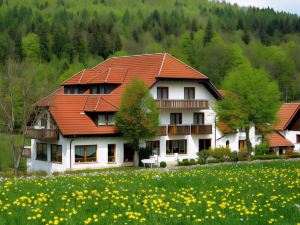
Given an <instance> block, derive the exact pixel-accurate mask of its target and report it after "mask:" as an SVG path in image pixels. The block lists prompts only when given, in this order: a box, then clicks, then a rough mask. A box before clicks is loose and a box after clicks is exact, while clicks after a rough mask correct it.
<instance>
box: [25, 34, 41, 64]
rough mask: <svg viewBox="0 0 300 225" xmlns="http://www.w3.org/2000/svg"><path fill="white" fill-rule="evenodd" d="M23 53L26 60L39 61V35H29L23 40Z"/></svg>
mask: <svg viewBox="0 0 300 225" xmlns="http://www.w3.org/2000/svg"><path fill="white" fill-rule="evenodd" d="M22 51H23V54H24V55H25V57H26V58H28V59H33V60H38V59H39V58H40V38H39V36H38V35H37V34H34V33H29V34H27V35H26V36H25V37H23V38H22Z"/></svg>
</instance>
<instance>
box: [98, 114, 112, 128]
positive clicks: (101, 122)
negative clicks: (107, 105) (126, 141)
mask: <svg viewBox="0 0 300 225" xmlns="http://www.w3.org/2000/svg"><path fill="white" fill-rule="evenodd" d="M113 117H114V114H113V113H101V114H99V115H98V126H111V125H114V124H115V123H114V121H113Z"/></svg>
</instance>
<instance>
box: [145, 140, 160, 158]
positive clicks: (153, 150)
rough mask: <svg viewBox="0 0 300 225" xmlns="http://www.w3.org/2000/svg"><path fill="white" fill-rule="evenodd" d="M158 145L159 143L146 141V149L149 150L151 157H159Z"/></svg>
mask: <svg viewBox="0 0 300 225" xmlns="http://www.w3.org/2000/svg"><path fill="white" fill-rule="evenodd" d="M159 145H160V143H159V141H147V142H146V148H147V149H149V150H151V154H152V155H159V154H160V146H159Z"/></svg>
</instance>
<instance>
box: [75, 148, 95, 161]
mask: <svg viewBox="0 0 300 225" xmlns="http://www.w3.org/2000/svg"><path fill="white" fill-rule="evenodd" d="M96 160H97V146H96V145H80V146H75V162H78V163H81V162H96Z"/></svg>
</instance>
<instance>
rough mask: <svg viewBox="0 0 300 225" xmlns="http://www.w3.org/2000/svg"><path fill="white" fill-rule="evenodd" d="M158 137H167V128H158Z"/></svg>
mask: <svg viewBox="0 0 300 225" xmlns="http://www.w3.org/2000/svg"><path fill="white" fill-rule="evenodd" d="M159 136H167V126H160V130H159Z"/></svg>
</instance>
